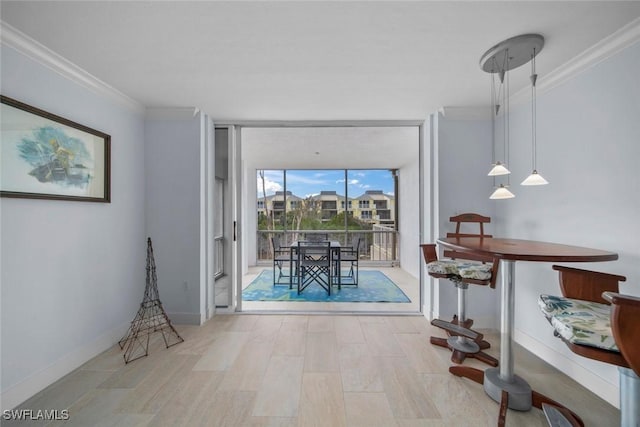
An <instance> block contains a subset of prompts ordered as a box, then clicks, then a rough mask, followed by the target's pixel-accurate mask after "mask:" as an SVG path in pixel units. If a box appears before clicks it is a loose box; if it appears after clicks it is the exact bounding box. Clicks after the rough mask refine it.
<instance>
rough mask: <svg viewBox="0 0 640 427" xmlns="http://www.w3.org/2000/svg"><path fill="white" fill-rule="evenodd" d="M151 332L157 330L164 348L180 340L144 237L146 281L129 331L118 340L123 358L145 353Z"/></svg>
mask: <svg viewBox="0 0 640 427" xmlns="http://www.w3.org/2000/svg"><path fill="white" fill-rule="evenodd" d="M154 332H161V333H162V338H163V339H164V343H165V345H166V346H167V348H169V347H171V346H173V345H176V344H179V343H181V342H183V341H184V339H182V337H181V336H180V334H178V332H176V330H175V328H174V327H173V326H172V325H171V321H170V320H169V317H167V313H165V311H164V308H163V307H162V303H161V302H160V296H159V294H158V278H157V276H156V262H155V260H154V259H153V247H152V246H151V238H147V283H146V286H145V288H144V298H143V300H142V303H141V304H140V308H139V309H138V313H137V314H136V317H135V318H134V319H133V321H132V322H131V326H130V327H129V331H128V332H127V334H126V335H125V336H124V337H123V338H122V339H121V340H120V341H119V342H118V345H120V348H121V349H125V347H126V349H125V351H124V355H123V357H124V362H125V363H129V362H132V361H134V360H137V359H140V358H141V357H145V356H148V355H149V338H150V336H151V334H153V333H154Z"/></svg>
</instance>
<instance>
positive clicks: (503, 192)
mask: <svg viewBox="0 0 640 427" xmlns="http://www.w3.org/2000/svg"><path fill="white" fill-rule="evenodd" d="M543 45H544V37H542V36H541V35H539V34H522V35H519V36H515V37H511V38H510V39H507V40H504V41H502V42H500V43H498V44H497V45H495V46H493V47H492V48H490V49H489V50H487V51H486V52H485V54H484V55H482V57H481V58H480V68H482V70H483V71H485V72H487V73H490V74H492V75H494V74H497V75H498V76H499V77H500V82H501V87H502V91H501V92H502V98H503V102H502V109H503V112H502V116H503V119H502V126H503V133H504V140H503V144H504V145H503V148H504V158H503V160H504V164H503V163H502V162H499V161H495V129H493V130H492V132H493V136H494V138H493V149H494V162H493V168H492V169H491V171H490V172H489V176H492V177H493V179H494V186H495V180H496V176H500V175H506V176H507V182H506V184H503V183H501V184H500V185H499V186H498V187H497V188H496V190H495V191H494V192H493V194H491V196H490V197H489V198H490V199H510V198H513V197H515V195H514V194H513V193H512V192H511V191H509V189H508V187H509V181H510V179H509V175H510V172H509V169H507V165H508V163H509V137H510V135H509V132H510V129H509V113H510V111H509V71H510V70H513V69H514V68H518V67H520V66H521V65H524V64H526V63H527V62H529V61H530V60H531V58H532V56H531V52H534V55H533V56H534V57H535V53H536V52H540V50H541V49H542V46H543ZM493 82H494V80H493V79H492V124H494V123H495V117H496V116H497V114H498V112H499V111H500V108H501V107H500V105H498V103H497V100H498V99H497V98H499V96H498V97H495V96H494V94H495V90H494V89H493V87H494V83H493Z"/></svg>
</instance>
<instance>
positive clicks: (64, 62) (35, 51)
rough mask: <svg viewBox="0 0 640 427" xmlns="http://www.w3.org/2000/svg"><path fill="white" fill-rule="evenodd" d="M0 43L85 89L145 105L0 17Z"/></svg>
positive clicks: (137, 108)
mask: <svg viewBox="0 0 640 427" xmlns="http://www.w3.org/2000/svg"><path fill="white" fill-rule="evenodd" d="M0 43H2V45H3V46H7V47H10V48H12V49H14V50H16V51H18V52H19V53H21V54H23V55H25V56H27V57H29V58H31V59H33V60H34V61H36V62H38V63H39V64H41V65H43V66H45V67H47V68H49V69H50V70H52V71H54V72H56V73H58V74H59V75H61V76H63V77H65V78H67V79H69V80H71V81H73V82H74V83H77V84H78V85H80V86H82V87H84V88H86V89H89V90H90V91H92V92H94V93H96V94H98V95H100V96H102V97H104V98H107V99H109V100H111V101H114V102H115V103H117V104H118V105H120V106H123V107H126V108H127V109H129V110H131V111H133V112H135V113H138V114H144V112H145V108H144V106H143V105H142V104H140V103H139V102H138V101H136V100H134V99H132V98H130V97H128V96H127V95H125V94H124V93H122V92H120V91H118V90H117V89H115V88H114V87H112V86H110V85H108V84H106V83H105V82H103V81H102V80H100V79H98V78H97V77H95V76H93V75H91V74H89V73H88V72H86V71H85V70H83V69H82V68H80V67H78V66H77V65H75V64H74V63H72V62H71V61H69V60H68V59H66V58H64V57H62V56H61V55H59V54H57V53H56V52H54V51H52V50H51V49H49V48H48V47H46V46H44V45H42V44H41V43H39V42H37V41H36V40H34V39H32V38H31V37H29V36H28V35H26V34H24V33H23V32H21V31H19V30H17V29H15V28H13V27H12V26H11V25H9V24H7V23H5V22H4V21H0Z"/></svg>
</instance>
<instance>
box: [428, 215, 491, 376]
mask: <svg viewBox="0 0 640 427" xmlns="http://www.w3.org/2000/svg"><path fill="white" fill-rule="evenodd" d="M449 221H451V222H454V223H456V231H455V232H453V233H447V237H491V235H489V234H485V233H484V224H486V223H489V222H491V218H489V217H487V216H482V215H479V214H476V213H463V214H460V215H456V216H452V217H451V218H449ZM463 224H478V226H479V228H480V232H479V233H475V234H470V233H463V232H461V228H462V225H463ZM420 247H421V248H422V253H423V256H424V260H425V262H426V263H427V271H428V273H429V275H430V276H432V277H435V278H437V279H448V280H450V281H451V282H452V283H453V284H454V285H455V286H456V288H457V289H458V313H457V314H455V315H454V316H453V320H451V321H450V322H447V321H444V320H440V319H434V320H432V321H431V324H432V325H434V326H437V327H439V328H442V329H444V330H445V331H447V335H448V337H447V338H440V337H431V338H430V342H431V344H433V345H437V346H440V347H445V348H449V349H450V350H451V351H452V354H451V361H452V362H454V363H458V364H460V363H462V362H464V360H465V359H466V358H467V357H473V358H475V359H478V360H480V361H482V362H484V363H487V364H488V365H491V366H494V367H495V366H498V359H496V358H495V357H493V356H490V355H489V354H487V353H485V352H484V351H482V350H484V349H487V348H489V347H490V344H489V343H488V342H487V341H485V340H484V337H483V335H482V334H481V333H479V332H477V331H474V330H472V329H471V326H472V325H473V320H472V319H468V318H467V317H466V291H467V289H468V287H469V284H473V285H484V286H486V285H488V286H489V287H490V288H495V286H496V277H497V272H498V266H499V260H497V259H493V258H491V257H485V256H480V255H475V254H469V253H463V252H456V251H452V250H445V251H444V256H446V257H449V258H450V259H446V260H438V254H437V252H436V245H435V244H422V245H420Z"/></svg>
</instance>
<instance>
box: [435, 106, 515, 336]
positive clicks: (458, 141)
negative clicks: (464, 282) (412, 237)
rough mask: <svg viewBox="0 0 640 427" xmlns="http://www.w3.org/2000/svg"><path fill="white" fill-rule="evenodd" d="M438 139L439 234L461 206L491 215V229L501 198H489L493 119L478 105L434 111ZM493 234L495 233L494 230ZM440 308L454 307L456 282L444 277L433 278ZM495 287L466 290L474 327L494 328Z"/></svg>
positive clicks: (449, 312)
mask: <svg viewBox="0 0 640 427" xmlns="http://www.w3.org/2000/svg"><path fill="white" fill-rule="evenodd" d="M434 137H436V138H437V139H438V141H437V147H438V153H437V156H438V162H439V165H438V182H439V189H438V195H439V197H438V221H439V223H438V224H437V231H438V232H437V235H438V236H445V235H446V234H447V232H450V231H454V230H455V229H454V228H452V223H451V222H450V221H449V218H450V217H452V216H454V215H457V214H461V213H464V212H476V213H479V214H482V215H486V216H490V217H492V220H491V224H488V225H487V227H486V229H485V232H487V233H489V234H491V233H493V232H494V230H495V227H496V224H495V222H496V218H494V216H493V213H494V208H495V205H496V203H501V202H502V201H492V200H489V196H490V195H491V192H492V191H493V181H492V179H491V178H489V177H488V176H487V172H488V171H489V169H490V168H491V159H492V156H491V150H492V145H491V121H490V120H487V119H486V115H485V114H483V112H482V111H474V110H467V111H464V112H454V111H451V112H447V111H446V110H445V115H444V116H443V115H441V114H440V115H438V117H437V132H436V134H435V135H434ZM493 234H494V235H495V233H493ZM435 286H439V292H436V293H434V294H435V295H437V298H438V303H439V307H438V305H437V304H436V307H438V309H439V313H435V314H436V315H438V316H439V317H440V318H442V319H450V318H451V317H452V316H453V314H455V313H456V312H457V305H456V304H457V288H456V287H455V286H454V285H453V284H452V283H451V282H450V281H448V280H437V281H436V282H435ZM499 300H500V298H499V294H498V292H497V288H496V289H491V288H489V287H487V286H469V289H468V291H467V301H468V304H467V317H469V318H472V319H474V321H475V323H474V326H475V327H480V328H498V319H499V318H497V317H496V311H497V307H498V306H499V304H498V303H497V301H499Z"/></svg>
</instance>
